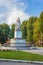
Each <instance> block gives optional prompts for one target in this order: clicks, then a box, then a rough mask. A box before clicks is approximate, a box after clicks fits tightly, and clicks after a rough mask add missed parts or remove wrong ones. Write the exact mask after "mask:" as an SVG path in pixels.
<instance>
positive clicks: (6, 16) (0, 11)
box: [0, 0, 43, 25]
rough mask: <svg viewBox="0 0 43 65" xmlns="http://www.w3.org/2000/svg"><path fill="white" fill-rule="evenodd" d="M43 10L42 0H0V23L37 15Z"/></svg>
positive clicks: (13, 21)
mask: <svg viewBox="0 0 43 65" xmlns="http://www.w3.org/2000/svg"><path fill="white" fill-rule="evenodd" d="M42 11H43V0H0V23H7V24H9V25H11V24H13V23H15V22H16V19H17V17H20V19H21V21H23V20H26V19H28V18H29V17H30V16H39V15H40V13H41V12H42Z"/></svg>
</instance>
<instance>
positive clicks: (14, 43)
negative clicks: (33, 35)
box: [10, 17, 26, 48]
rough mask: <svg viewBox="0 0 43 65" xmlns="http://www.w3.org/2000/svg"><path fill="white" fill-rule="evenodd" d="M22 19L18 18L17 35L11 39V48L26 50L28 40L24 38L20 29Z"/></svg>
mask: <svg viewBox="0 0 43 65" xmlns="http://www.w3.org/2000/svg"><path fill="white" fill-rule="evenodd" d="M20 25H21V22H20V18H19V17H18V18H17V21H16V24H15V31H14V32H15V34H14V38H13V39H11V43H10V46H11V47H16V48H25V47H26V40H25V39H23V38H22V31H21V29H20Z"/></svg>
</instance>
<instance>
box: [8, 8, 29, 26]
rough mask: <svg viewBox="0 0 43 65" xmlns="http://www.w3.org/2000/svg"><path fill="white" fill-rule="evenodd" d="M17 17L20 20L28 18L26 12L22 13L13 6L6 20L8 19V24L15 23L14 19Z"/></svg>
mask: <svg viewBox="0 0 43 65" xmlns="http://www.w3.org/2000/svg"><path fill="white" fill-rule="evenodd" d="M18 17H20V20H21V21H23V20H26V19H28V18H29V17H30V16H29V15H27V14H26V13H24V12H23V11H21V10H18V9H16V8H14V10H13V11H12V12H10V15H9V17H8V19H7V21H8V22H7V23H8V24H9V25H11V24H13V23H16V19H17V18H18Z"/></svg>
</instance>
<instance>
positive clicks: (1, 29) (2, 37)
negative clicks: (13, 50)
mask: <svg viewBox="0 0 43 65" xmlns="http://www.w3.org/2000/svg"><path fill="white" fill-rule="evenodd" d="M0 33H1V34H0V42H1V43H2V44H4V43H5V42H6V40H7V38H8V35H9V34H10V27H9V26H8V25H7V24H5V23H4V24H0Z"/></svg>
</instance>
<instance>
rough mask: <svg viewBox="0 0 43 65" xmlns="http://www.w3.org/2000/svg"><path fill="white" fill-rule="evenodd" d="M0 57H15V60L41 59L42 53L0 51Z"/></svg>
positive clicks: (42, 58)
mask: <svg viewBox="0 0 43 65" xmlns="http://www.w3.org/2000/svg"><path fill="white" fill-rule="evenodd" d="M0 58H4V59H17V60H31V61H43V55H38V54H33V53H28V52H22V51H0Z"/></svg>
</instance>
